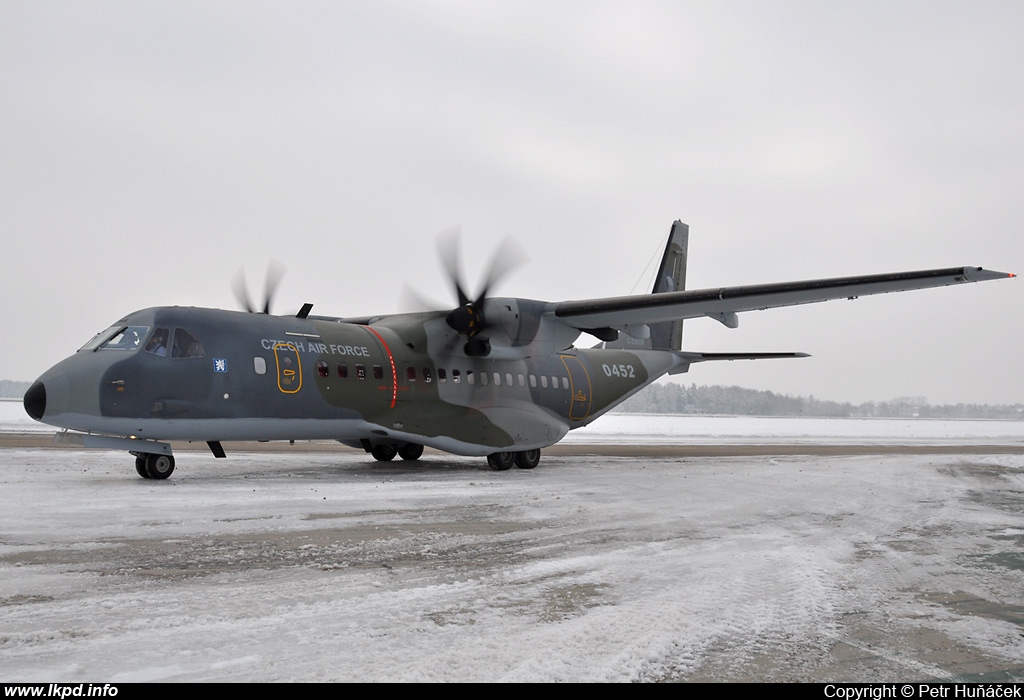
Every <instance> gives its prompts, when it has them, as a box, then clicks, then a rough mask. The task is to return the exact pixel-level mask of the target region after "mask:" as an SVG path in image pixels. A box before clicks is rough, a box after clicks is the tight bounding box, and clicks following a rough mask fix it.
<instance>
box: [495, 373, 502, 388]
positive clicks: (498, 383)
mask: <svg viewBox="0 0 1024 700" xmlns="http://www.w3.org/2000/svg"><path fill="white" fill-rule="evenodd" d="M494 386H501V373H500V372H495V373H494Z"/></svg>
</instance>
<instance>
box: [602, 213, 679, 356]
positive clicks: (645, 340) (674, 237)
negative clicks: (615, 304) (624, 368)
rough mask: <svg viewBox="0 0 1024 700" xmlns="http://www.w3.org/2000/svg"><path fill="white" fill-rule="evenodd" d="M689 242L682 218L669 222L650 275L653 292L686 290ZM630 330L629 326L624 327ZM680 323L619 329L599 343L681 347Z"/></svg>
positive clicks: (618, 346) (646, 346)
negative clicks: (654, 271) (662, 248)
mask: <svg viewBox="0 0 1024 700" xmlns="http://www.w3.org/2000/svg"><path fill="white" fill-rule="evenodd" d="M689 242H690V227H689V226H687V225H686V224H684V223H683V222H682V221H676V222H675V223H673V224H672V229H671V230H670V231H669V234H668V243H667V244H666V245H665V253H664V254H663V255H662V257H661V266H660V267H659V268H658V274H657V276H656V277H655V278H654V289H652V290H651V292H652V293H653V294H659V293H661V292H678V291H682V290H684V289H686V251H687V246H688V245H689ZM627 330H633V329H627ZM682 346H683V322H682V320H681V319H680V320H678V321H665V322H663V323H652V324H649V325H644V326H641V327H640V328H637V329H635V332H634V333H633V334H630V333H627V332H620V333H619V337H618V338H617V339H616V340H612V341H608V342H606V343H604V344H603V347H606V348H646V349H650V350H681V349H682Z"/></svg>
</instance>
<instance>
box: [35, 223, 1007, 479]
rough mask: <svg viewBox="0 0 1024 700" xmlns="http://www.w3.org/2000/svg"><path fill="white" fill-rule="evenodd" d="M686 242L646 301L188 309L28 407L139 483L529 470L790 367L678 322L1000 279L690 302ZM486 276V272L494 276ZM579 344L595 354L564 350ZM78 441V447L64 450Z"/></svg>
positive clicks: (151, 318) (769, 287) (965, 275)
mask: <svg viewBox="0 0 1024 700" xmlns="http://www.w3.org/2000/svg"><path fill="white" fill-rule="evenodd" d="M688 238H689V228H688V227H687V225H686V224H684V223H682V222H681V221H676V222H675V223H674V224H673V226H672V228H671V231H670V233H669V239H668V244H667V245H666V247H665V252H664V255H663V257H662V261H661V267H660V268H659V270H658V275H657V277H656V280H655V284H654V289H653V291H652V293H650V294H643V295H636V296H624V297H611V298H605V299H585V300H580V301H562V302H545V301H535V300H532V299H517V298H498V297H490V296H488V289H489V288H490V286H491V285H492V284H493V282H494V278H495V277H496V274H491V275H488V277H489V278H490V279H488V280H487V281H486V282H485V284H484V289H483V291H482V292H481V293H480V294H479V295H478V296H477V297H476V298H475V299H474V298H471V297H470V296H469V295H468V294H467V293H466V292H465V290H464V288H463V285H462V283H461V281H460V273H459V272H458V269H457V264H456V262H455V261H453V258H452V257H451V256H449V257H448V258H446V263H447V267H448V272H449V274H450V276H451V277H452V282H453V284H454V287H455V293H456V295H457V297H458V306H456V307H455V308H454V309H452V310H440V311H430V312H421V313H407V314H394V315H386V316H374V317H368V318H330V317H324V316H311V315H310V311H311V308H312V305H311V304H305V305H304V306H303V308H302V309H301V310H300V311H299V312H298V313H297V314H296V315H294V316H273V315H270V313H269V298H268V303H267V305H266V306H265V307H264V309H263V313H252V312H251V311H252V309H250V313H244V312H238V311H224V310H219V309H202V308H190V307H177V306H173V307H160V308H151V309H145V310H142V311H136V312H135V313H132V314H129V315H127V316H125V317H124V318H122V319H121V320H119V321H117V322H116V323H115V324H114V325H112V326H111V327H110V328H108V329H107V330H105V331H103V332H102V333H99V334H97V335H96V336H95V337H94V338H93V339H92V340H90V341H89V342H88V343H86V344H85V345H84V346H82V348H81V349H80V350H79V351H78V352H76V353H75V354H74V355H72V356H70V357H68V358H67V359H65V360H63V361H61V362H60V363H58V364H57V365H55V366H54V367H52V368H51V369H49V370H48V371H47V372H45V373H44V374H43V375H42V376H41V377H40V378H39V379H38V380H37V381H36V382H35V383H33V384H32V386H31V387H30V388H29V389H28V391H27V392H26V394H25V399H24V404H25V410H26V411H27V412H28V414H29V415H30V416H32V418H34V419H36V420H38V421H42V422H44V423H47V424H50V425H53V426H57V427H60V428H63V432H61V433H58V439H63V440H65V441H73V442H77V443H78V444H82V445H85V446H87V447H99V448H106V449H125V450H127V451H128V452H130V453H131V454H132V455H134V456H135V457H136V461H135V467H136V470H137V471H138V473H139V475H140V476H142V477H143V478H147V479H166V478H167V477H168V476H170V474H171V472H172V471H174V457H173V455H172V452H171V445H170V444H169V443H167V442H165V441H167V440H188V441H205V442H207V443H208V445H209V447H210V449H211V451H212V452H213V454H214V455H215V456H216V457H224V456H225V454H224V449H223V447H222V444H221V441H225V440H300V439H301V440H318V439H331V440H337V441H338V442H341V443H343V444H345V445H349V446H352V447H356V448H362V449H365V450H366V451H367V452H369V453H370V454H372V455H373V457H374V458H376V459H378V460H381V461H387V460H391V459H394V457H395V456H400V457H401V458H402V459H406V460H415V459H418V458H419V457H420V455H421V454H422V453H423V447H424V446H429V447H433V448H436V449H439V450H444V451H447V452H452V453H455V454H460V455H480V456H486V457H487V461H488V463H489V464H490V466H491V467H492V468H494V469H496V470H505V469H509V468H511V467H512V465H515V466H517V467H520V468H522V469H532V468H533V467H535V466H537V463H538V462H539V461H540V450H541V449H542V448H544V447H547V446H549V445H553V444H554V443H556V442H558V441H559V440H561V439H562V438H563V437H564V436H565V434H566V433H567V432H568V431H570V430H572V429H574V428H579V427H582V426H584V425H587V424H588V423H590V422H592V421H593V420H595V419H596V418H598V417H599V416H601V415H603V414H604V413H606V412H608V410H610V409H611V408H613V407H614V406H616V405H617V404H619V403H621V402H622V401H623V400H625V399H626V398H628V397H629V396H631V395H633V394H634V393H636V392H638V391H640V390H641V389H642V388H643V387H645V386H647V385H648V384H650V383H651V382H653V381H654V380H655V379H657V378H658V377H661V376H662V375H665V374H678V373H681V372H686V371H687V370H689V368H690V365H692V364H694V363H697V362H707V361H713V360H740V359H763V358H783V357H806V355H804V354H803V353H701V352H687V351H683V350H682V347H681V342H682V321H683V319H688V318H698V317H702V316H707V317H710V318H713V319H715V320H717V321H719V322H721V323H723V324H724V325H726V326H727V327H729V328H735V327H736V326H737V325H738V323H739V321H738V318H737V313H739V312H741V311H753V310H760V309H767V308H771V307H776V306H789V305H793V304H806V303H810V302H818V301H827V300H830V299H842V298H851V299H852V298H856V297H858V296H862V295H867V294H881V293H884V292H899V291H906V290H911V289H923V288H927V287H940V286H945V285H953V284H963V283H966V282H980V281H985V280H994V279H1000V278H1004V277H1013V275H1011V274H1007V273H1004V272H992V271H989V270H983V269H982V268H980V267H954V268H947V269H938V270H921V271H915V272H899V273H892V274H881V275H867V276H859V277H841V278H834V279H820V280H809V281H803V282H784V283H779V284H758V285H749V286H740V287H722V288H714V289H701V290H692V291H686V290H685V278H686V258H687V243H688ZM492 269H493V268H492ZM582 333H588V334H590V335H593V336H595V337H596V338H597V339H599V340H601V341H603V342H601V343H599V344H598V345H596V346H595V347H592V348H588V349H584V348H577V347H575V346H574V342H575V341H576V340H577V338H578V337H579V336H580V335H581V334H582ZM69 431H74V432H69Z"/></svg>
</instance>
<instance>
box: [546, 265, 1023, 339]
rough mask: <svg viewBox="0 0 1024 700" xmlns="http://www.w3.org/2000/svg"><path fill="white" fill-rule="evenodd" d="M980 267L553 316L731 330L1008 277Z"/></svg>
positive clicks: (589, 305) (714, 293) (673, 296)
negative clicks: (747, 319) (849, 303)
mask: <svg viewBox="0 0 1024 700" xmlns="http://www.w3.org/2000/svg"><path fill="white" fill-rule="evenodd" d="M1013 276H1014V275H1012V274H1009V273H1006V272H994V271H992V270H984V269H982V268H980V267H951V268H944V269H940V270H917V271H914V272H894V273H889V274H882V275H862V276H859V277H834V278H831V279H820V280H805V281H801V282H781V283H777V284H752V285H746V286H742V287H719V288H713V289H695V290H690V291H682V292H664V293H661V294H646V295H638V296H626V297H609V298H605V299H583V300H579V301H564V302H560V303H557V304H555V305H554V308H553V312H554V315H555V317H556V318H557V319H558V320H559V321H561V322H562V323H564V324H566V325H568V326H571V327H573V328H578V329H580V330H583V331H589V330H592V329H600V328H616V329H619V330H622V329H623V328H624V327H625V326H634V327H635V326H636V325H637V324H645V323H660V322H664V321H675V320H679V319H687V318H699V317H701V316H708V317H710V318H714V319H716V320H718V321H720V322H722V323H723V324H725V325H726V326H728V327H730V328H735V327H736V326H737V325H738V323H739V320H738V319H737V318H736V314H737V313H738V312H740V311H755V310H761V309H770V308H774V307H776V306H794V305H796V304H810V303H813V302H818V301H829V300H830V299H855V298H857V297H859V296H867V295H868V294H885V293H888V292H905V291H909V290H912V289H927V288H929V287H945V286H949V285H954V284H965V283H967V282H983V281H986V280H994V279H1002V278H1004V277H1013Z"/></svg>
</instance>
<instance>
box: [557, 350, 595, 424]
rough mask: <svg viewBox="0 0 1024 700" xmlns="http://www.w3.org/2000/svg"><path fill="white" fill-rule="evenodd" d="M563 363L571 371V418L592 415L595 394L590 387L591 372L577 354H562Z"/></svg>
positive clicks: (581, 418) (582, 417)
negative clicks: (593, 394)
mask: <svg viewBox="0 0 1024 700" xmlns="http://www.w3.org/2000/svg"><path fill="white" fill-rule="evenodd" d="M559 357H560V358H561V360H562V364H563V365H565V369H566V370H567V371H568V372H569V391H571V392H572V402H571V403H570V404H569V419H570V420H583V419H584V418H586V417H588V416H589V415H590V409H591V406H592V405H593V396H592V393H591V387H590V374H589V373H588V372H587V368H586V367H585V366H584V365H583V362H582V361H581V360H580V358H578V357H576V356H575V355H560V356H559Z"/></svg>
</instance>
